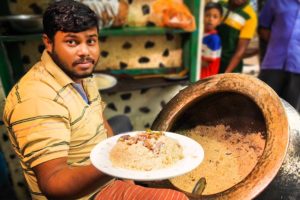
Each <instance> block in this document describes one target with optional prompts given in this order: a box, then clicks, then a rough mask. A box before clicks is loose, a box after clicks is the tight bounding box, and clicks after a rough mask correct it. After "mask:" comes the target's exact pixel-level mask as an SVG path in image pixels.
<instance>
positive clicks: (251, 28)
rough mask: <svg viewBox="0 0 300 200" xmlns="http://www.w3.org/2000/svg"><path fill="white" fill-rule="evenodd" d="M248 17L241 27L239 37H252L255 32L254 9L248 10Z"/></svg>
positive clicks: (255, 19) (255, 18) (255, 17)
mask: <svg viewBox="0 0 300 200" xmlns="http://www.w3.org/2000/svg"><path fill="white" fill-rule="evenodd" d="M249 15H250V18H249V19H248V20H247V21H246V23H245V25H244V27H243V28H242V29H241V32H240V38H244V39H252V38H253V37H254V35H255V33H256V28H257V16H256V13H255V12H254V10H252V12H250V14H249Z"/></svg>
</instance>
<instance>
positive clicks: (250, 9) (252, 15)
mask: <svg viewBox="0 0 300 200" xmlns="http://www.w3.org/2000/svg"><path fill="white" fill-rule="evenodd" d="M243 11H244V12H245V13H247V14H248V15H249V17H250V18H257V14H256V11H255V10H254V8H253V7H252V6H251V4H250V3H248V4H247V5H246V6H245V7H244V9H243Z"/></svg>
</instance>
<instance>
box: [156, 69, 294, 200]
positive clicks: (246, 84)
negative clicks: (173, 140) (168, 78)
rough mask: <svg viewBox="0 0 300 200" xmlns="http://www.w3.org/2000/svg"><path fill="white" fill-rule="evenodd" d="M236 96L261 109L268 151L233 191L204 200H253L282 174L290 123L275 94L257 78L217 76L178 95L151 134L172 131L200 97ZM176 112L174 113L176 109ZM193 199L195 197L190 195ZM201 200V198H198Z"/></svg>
mask: <svg viewBox="0 0 300 200" xmlns="http://www.w3.org/2000/svg"><path fill="white" fill-rule="evenodd" d="M218 92H236V93H240V94H242V95H246V96H248V97H249V98H250V99H251V100H252V101H254V102H255V103H256V105H257V106H258V107H259V108H260V109H261V112H262V114H263V116H264V118H265V123H266V128H267V139H266V145H265V149H264V151H263V154H262V155H261V157H260V159H259V160H258V162H257V164H256V166H255V167H254V168H253V170H252V171H251V172H250V173H249V174H248V176H247V177H246V178H244V179H243V180H242V181H240V182H239V183H237V184H236V185H234V186H233V187H231V188H229V189H227V190H225V191H223V192H220V193H216V194H212V195H203V196H201V198H202V199H212V198H213V199H252V198H254V197H255V196H257V195H258V194H259V193H260V192H262V191H263V190H264V189H265V188H266V187H267V186H268V184H269V183H270V182H271V181H272V180H273V178H274V177H275V176H276V174H277V172H278V171H279V169H280V167H281V165H282V163H283V161H284V158H285V155H286V152H287V147H288V138H289V132H288V121H287V116H286V113H285V109H284V107H283V104H282V102H281V100H280V98H279V97H278V96H277V94H276V93H275V91H273V89H271V88H270V87H269V86H268V85H267V84H265V83H264V82H262V81H260V80H259V79H257V78H256V77H253V76H250V75H245V74H234V73H226V74H218V75H215V76H212V77H209V78H207V79H202V80H200V81H198V82H196V83H194V84H192V85H190V86H188V87H186V88H185V89H183V90H181V91H180V92H179V93H178V94H177V95H175V96H174V97H173V98H172V99H171V100H170V101H169V102H168V104H166V106H165V107H164V108H163V110H162V111H161V112H160V113H159V115H158V116H157V118H156V119H155V121H154V123H153V125H152V127H151V128H152V130H161V131H169V130H170V129H171V127H172V125H173V123H174V121H175V119H176V118H177V117H178V116H179V115H180V112H178V111H180V110H181V109H182V108H183V107H184V106H185V105H187V104H189V103H191V102H192V101H193V100H194V99H196V98H199V97H201V96H207V95H210V94H214V93H218ZM174 108H175V109H174ZM190 196H191V197H193V196H194V195H190ZM198 197H199V196H198Z"/></svg>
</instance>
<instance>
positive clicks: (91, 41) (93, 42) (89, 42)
mask: <svg viewBox="0 0 300 200" xmlns="http://www.w3.org/2000/svg"><path fill="white" fill-rule="evenodd" d="M96 43H97V41H96V40H94V39H92V40H88V44H90V45H93V44H96Z"/></svg>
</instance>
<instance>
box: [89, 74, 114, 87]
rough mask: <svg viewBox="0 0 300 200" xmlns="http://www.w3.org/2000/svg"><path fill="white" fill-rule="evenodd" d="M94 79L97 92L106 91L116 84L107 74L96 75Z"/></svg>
mask: <svg viewBox="0 0 300 200" xmlns="http://www.w3.org/2000/svg"><path fill="white" fill-rule="evenodd" d="M94 77H95V80H96V84H97V86H98V88H99V90H106V89H109V88H112V87H113V86H115V85H116V84H117V79H116V78H115V77H113V76H111V75H108V74H101V73H96V74H94Z"/></svg>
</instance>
